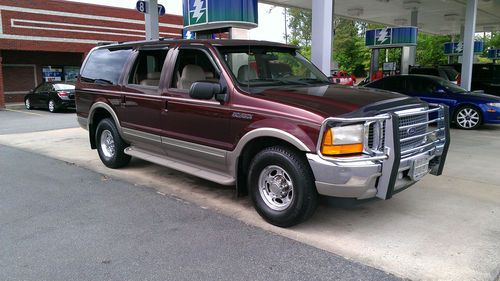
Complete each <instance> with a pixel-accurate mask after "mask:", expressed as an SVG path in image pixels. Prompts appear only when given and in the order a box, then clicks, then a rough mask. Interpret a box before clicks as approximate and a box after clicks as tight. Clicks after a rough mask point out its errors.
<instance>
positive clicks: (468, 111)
mask: <svg viewBox="0 0 500 281" xmlns="http://www.w3.org/2000/svg"><path fill="white" fill-rule="evenodd" d="M457 123H458V125H460V127H462V128H466V129H470V128H473V127H475V126H477V124H478V123H479V112H477V111H476V110H475V109H473V108H464V109H461V110H460V111H459V112H458V114H457Z"/></svg>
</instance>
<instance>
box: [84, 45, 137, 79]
mask: <svg viewBox="0 0 500 281" xmlns="http://www.w3.org/2000/svg"><path fill="white" fill-rule="evenodd" d="M131 52H132V49H115V50H113V49H98V50H95V51H93V52H92V53H91V54H90V55H89V58H88V59H87V63H86V64H85V67H84V68H83V70H82V72H81V74H80V75H81V79H82V81H83V82H89V83H99V84H110V85H116V84H118V79H119V78H120V75H121V73H122V71H123V67H124V66H125V63H126V62H127V59H128V57H129V55H130V53H131Z"/></svg>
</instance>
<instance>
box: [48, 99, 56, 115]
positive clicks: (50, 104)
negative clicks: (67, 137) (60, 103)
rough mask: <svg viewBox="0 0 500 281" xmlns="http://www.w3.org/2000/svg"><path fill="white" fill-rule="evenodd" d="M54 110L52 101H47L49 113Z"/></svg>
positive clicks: (54, 106)
mask: <svg viewBox="0 0 500 281" xmlns="http://www.w3.org/2000/svg"><path fill="white" fill-rule="evenodd" d="M55 108H56V105H55V104H54V101H53V100H51V101H49V111H50V112H54V109H55Z"/></svg>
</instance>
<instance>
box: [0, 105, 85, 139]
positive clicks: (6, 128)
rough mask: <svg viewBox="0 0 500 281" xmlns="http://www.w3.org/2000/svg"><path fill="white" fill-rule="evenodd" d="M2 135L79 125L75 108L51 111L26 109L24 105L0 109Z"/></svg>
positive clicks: (0, 131) (0, 130) (0, 132)
mask: <svg viewBox="0 0 500 281" xmlns="http://www.w3.org/2000/svg"><path fill="white" fill-rule="evenodd" d="M0 120H1V122H0V135H3V134H15V133H27V132H39V131H47V130H55V129H66V128H76V127H78V126H79V125H78V122H77V121H76V114H75V111H74V110H66V111H62V112H57V113H50V112H49V111H46V110H45V111H44V110H26V109H24V108H23V107H22V106H9V107H7V108H6V109H0Z"/></svg>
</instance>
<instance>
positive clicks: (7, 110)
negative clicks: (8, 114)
mask: <svg viewBox="0 0 500 281" xmlns="http://www.w3.org/2000/svg"><path fill="white" fill-rule="evenodd" d="M5 110H6V111H12V112H19V113H24V114H31V115H37V116H44V115H42V114H38V113H33V112H26V111H20V110H14V109H8V108H7V109H5Z"/></svg>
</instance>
